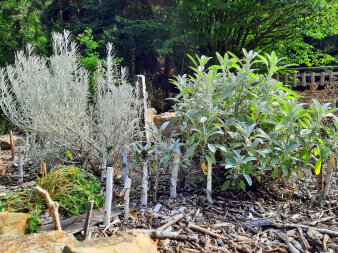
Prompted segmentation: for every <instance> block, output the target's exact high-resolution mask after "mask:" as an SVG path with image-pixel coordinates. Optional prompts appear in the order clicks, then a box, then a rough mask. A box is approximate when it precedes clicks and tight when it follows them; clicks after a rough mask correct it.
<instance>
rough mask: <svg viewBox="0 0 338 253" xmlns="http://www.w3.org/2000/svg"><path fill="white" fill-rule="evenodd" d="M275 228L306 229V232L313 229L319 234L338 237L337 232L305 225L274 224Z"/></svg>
mask: <svg viewBox="0 0 338 253" xmlns="http://www.w3.org/2000/svg"><path fill="white" fill-rule="evenodd" d="M273 226H274V227H275V228H302V229H306V230H308V229H310V228H312V229H315V230H317V231H318V232H321V233H323V234H328V235H332V236H336V237H338V232H337V231H334V230H330V229H326V228H315V227H310V226H307V225H303V224H293V223H286V224H281V223H274V224H273Z"/></svg>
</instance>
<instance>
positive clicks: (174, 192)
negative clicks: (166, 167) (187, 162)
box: [170, 152, 181, 198]
mask: <svg viewBox="0 0 338 253" xmlns="http://www.w3.org/2000/svg"><path fill="white" fill-rule="evenodd" d="M180 162H181V156H180V155H179V154H177V153H176V152H175V153H174V162H173V165H172V169H171V178H170V183H171V186H170V198H176V196H177V176H178V169H179V167H180Z"/></svg>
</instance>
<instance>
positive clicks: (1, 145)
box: [0, 134, 24, 150]
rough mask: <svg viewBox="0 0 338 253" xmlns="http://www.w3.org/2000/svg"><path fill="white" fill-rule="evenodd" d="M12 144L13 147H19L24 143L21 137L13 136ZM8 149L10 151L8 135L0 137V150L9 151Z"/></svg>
mask: <svg viewBox="0 0 338 253" xmlns="http://www.w3.org/2000/svg"><path fill="white" fill-rule="evenodd" d="M13 143H14V147H18V146H21V145H22V144H23V143H24V141H23V139H22V138H21V137H19V136H16V135H13ZM9 149H11V142H10V138H9V134H5V135H3V136H0V150H9Z"/></svg>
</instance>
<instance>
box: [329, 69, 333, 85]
mask: <svg viewBox="0 0 338 253" xmlns="http://www.w3.org/2000/svg"><path fill="white" fill-rule="evenodd" d="M329 82H330V83H332V82H333V72H332V71H330V72H329Z"/></svg>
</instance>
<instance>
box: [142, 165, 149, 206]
mask: <svg viewBox="0 0 338 253" xmlns="http://www.w3.org/2000/svg"><path fill="white" fill-rule="evenodd" d="M142 171H143V172H142V192H141V205H142V206H147V204H148V180H149V175H148V162H147V161H144V162H143V170H142Z"/></svg>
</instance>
